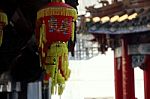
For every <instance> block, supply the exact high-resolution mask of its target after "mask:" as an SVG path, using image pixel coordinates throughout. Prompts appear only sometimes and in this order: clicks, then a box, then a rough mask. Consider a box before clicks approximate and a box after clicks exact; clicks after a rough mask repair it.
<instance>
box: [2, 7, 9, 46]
mask: <svg viewBox="0 0 150 99" xmlns="http://www.w3.org/2000/svg"><path fill="white" fill-rule="evenodd" d="M7 24H8V21H7V15H6V14H5V13H4V12H3V11H1V10H0V46H1V44H2V41H3V28H4V26H6V25H7Z"/></svg>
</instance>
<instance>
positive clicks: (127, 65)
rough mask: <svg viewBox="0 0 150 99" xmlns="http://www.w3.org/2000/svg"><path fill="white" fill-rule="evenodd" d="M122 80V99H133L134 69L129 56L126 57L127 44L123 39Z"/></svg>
mask: <svg viewBox="0 0 150 99" xmlns="http://www.w3.org/2000/svg"><path fill="white" fill-rule="evenodd" d="M122 80H123V82H122V83H123V99H135V90H134V69H133V68H132V62H131V56H129V55H128V42H127V40H126V39H125V38H123V39H122Z"/></svg>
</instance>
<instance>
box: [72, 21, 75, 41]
mask: <svg viewBox="0 0 150 99" xmlns="http://www.w3.org/2000/svg"><path fill="white" fill-rule="evenodd" d="M74 29H75V24H74V22H72V34H71V40H72V41H74V32H75V31H74Z"/></svg>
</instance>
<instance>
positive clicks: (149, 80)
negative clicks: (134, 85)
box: [144, 55, 150, 99]
mask: <svg viewBox="0 0 150 99" xmlns="http://www.w3.org/2000/svg"><path fill="white" fill-rule="evenodd" d="M145 66H146V68H145V69H144V91H145V93H144V94H145V99H150V55H147V56H146V60H145Z"/></svg>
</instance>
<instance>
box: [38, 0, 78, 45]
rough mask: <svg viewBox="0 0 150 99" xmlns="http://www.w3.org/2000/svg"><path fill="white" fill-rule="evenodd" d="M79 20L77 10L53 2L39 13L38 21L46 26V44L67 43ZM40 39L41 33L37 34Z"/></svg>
mask: <svg viewBox="0 0 150 99" xmlns="http://www.w3.org/2000/svg"><path fill="white" fill-rule="evenodd" d="M76 18H77V12H76V10H75V9H74V8H73V7H71V6H69V5H67V4H65V3H62V2H51V3H49V4H48V5H47V6H46V7H44V8H42V9H41V10H39V11H38V13H37V21H39V22H40V24H43V25H44V31H45V34H44V38H45V41H44V42H45V43H48V44H51V43H52V42H56V41H63V42H67V41H68V40H69V39H70V37H71V35H72V32H73V29H74V22H73V21H75V20H76ZM36 35H37V37H38V39H40V36H39V35H41V33H40V34H39V33H36Z"/></svg>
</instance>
